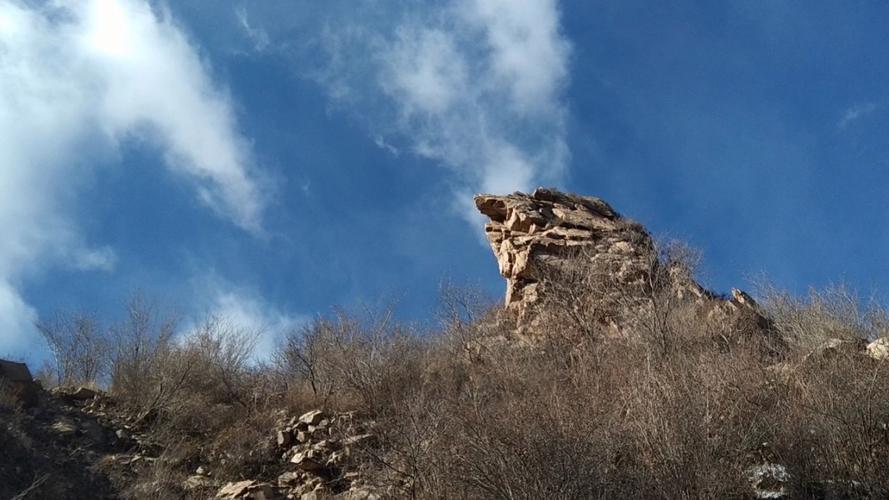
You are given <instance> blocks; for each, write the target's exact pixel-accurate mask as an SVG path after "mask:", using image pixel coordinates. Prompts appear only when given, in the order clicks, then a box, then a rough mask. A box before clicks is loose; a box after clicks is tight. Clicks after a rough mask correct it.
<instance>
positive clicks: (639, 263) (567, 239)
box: [475, 188, 655, 316]
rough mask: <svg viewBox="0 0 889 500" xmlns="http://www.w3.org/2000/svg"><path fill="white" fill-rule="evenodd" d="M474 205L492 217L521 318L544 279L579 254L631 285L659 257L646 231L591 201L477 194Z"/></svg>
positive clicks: (544, 194)
mask: <svg viewBox="0 0 889 500" xmlns="http://www.w3.org/2000/svg"><path fill="white" fill-rule="evenodd" d="M475 204H476V207H478V210H479V211H480V212H481V213H482V214H484V215H486V216H487V217H488V218H490V222H489V223H488V224H487V225H485V233H486V235H487V237H488V241H489V242H490V244H491V248H492V249H493V251H494V255H495V256H496V257H497V263H498V265H499V267H500V274H501V275H502V276H503V277H504V278H506V281H507V290H506V307H507V309H511V310H514V311H516V312H518V313H519V314H520V316H522V315H524V314H525V312H526V311H527V309H528V308H529V307H530V306H532V305H533V304H535V303H536V302H537V301H538V299H539V293H540V287H539V285H540V280H541V276H542V275H543V274H545V273H546V271H547V270H548V269H551V268H558V267H560V266H563V265H566V264H568V263H569V260H570V258H571V257H572V256H573V255H576V253H577V252H578V251H579V250H584V251H588V252H587V253H588V254H589V255H591V260H592V262H593V265H594V266H597V267H600V268H601V270H602V271H603V272H608V273H610V274H613V275H614V276H615V277H616V279H617V280H618V281H620V282H621V283H622V284H627V285H631V284H633V283H638V282H640V281H642V280H644V273H645V270H646V269H647V268H648V266H649V265H650V263H651V259H652V258H654V255H655V250H654V245H653V244H652V241H651V237H650V236H649V234H648V233H647V232H646V231H645V229H643V228H642V227H641V226H639V225H638V224H635V223H632V222H630V221H627V220H626V219H624V218H623V217H621V216H620V214H618V213H617V212H616V211H615V210H614V209H613V208H611V206H610V205H608V204H607V203H605V202H604V201H602V200H600V199H598V198H593V197H591V196H578V195H573V194H565V193H561V192H558V191H555V190H551V189H544V188H538V189H537V190H536V191H534V193H532V194H530V195H527V194H523V193H514V194H511V195H506V196H495V195H487V194H482V195H478V196H476V197H475Z"/></svg>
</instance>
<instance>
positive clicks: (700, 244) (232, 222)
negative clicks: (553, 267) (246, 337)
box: [0, 0, 889, 361]
mask: <svg viewBox="0 0 889 500" xmlns="http://www.w3.org/2000/svg"><path fill="white" fill-rule="evenodd" d="M887 25H889V6H886V5H885V4H883V3H880V2H863V1H852V2H842V3H837V2H829V3H828V2H791V1H772V2H734V3H730V2H682V1H680V2H670V3H669V4H657V3H654V4H653V3H652V2H642V1H633V0H622V1H620V2H593V1H571V2H567V1H566V2H557V1H555V0H526V1H516V0H452V1H446V2H419V1H411V0H400V1H389V2H384V1H371V0H366V1H345V0H343V1H329V2H309V1H299V0H292V1H278V0H266V1H262V2H255V1H250V2H244V1H236V2H209V1H207V0H177V1H175V2H172V1H169V2H147V1H145V0H78V1H74V0H55V1H36V0H28V1H20V0H0V230H2V231H3V233H4V235H5V236H4V238H3V240H2V241H0V353H5V354H7V355H9V356H13V357H23V358H26V359H30V360H35V361H37V360H39V359H40V358H42V357H43V356H44V355H45V351H44V348H43V347H42V344H41V343H40V341H39V339H38V337H37V335H36V333H35V330H34V327H33V323H34V321H35V320H37V319H38V318H40V317H41V316H46V315H49V314H52V313H53V312H54V311H56V310H60V309H64V310H85V311H89V312H92V313H95V314H96V315H98V316H100V317H102V318H104V319H106V320H108V321H113V320H114V318H115V317H116V315H117V314H118V313H119V311H120V309H121V304H122V302H123V300H125V299H126V297H127V296H128V295H130V294H132V293H134V292H135V291H141V292H142V293H143V294H145V295H147V296H149V297H154V298H156V299H157V300H158V301H160V302H161V303H164V304H166V305H168V306H169V307H173V308H175V309H176V310H177V311H179V312H180V313H181V314H182V315H183V317H186V318H197V317H200V316H201V315H203V314H207V313H218V314H222V315H226V316H229V317H231V318H234V320H235V321H237V322H240V323H242V324H244V325H251V326H256V325H259V326H261V327H262V328H263V330H264V331H265V332H266V333H265V336H264V341H263V343H262V344H261V346H260V347H261V350H264V351H266V352H267V351H269V350H271V349H272V348H273V342H274V338H275V336H276V335H279V334H280V333H281V332H282V331H285V330H286V329H288V328H290V327H293V326H294V325H298V324H300V323H301V322H303V321H305V320H306V319H307V318H311V317H312V316H313V315H315V314H318V313H326V312H329V311H330V310H331V307H332V306H335V305H341V306H346V307H350V306H356V305H359V304H362V303H371V304H379V303H392V302H394V303H397V304H398V311H399V314H400V315H401V316H402V317H404V318H406V319H411V320H428V319H430V318H432V317H433V315H434V311H435V306H436V301H437V294H438V288H439V285H440V283H441V282H442V281H444V280H451V281H454V282H456V283H461V284H472V285H477V286H480V287H481V288H482V289H483V290H485V291H486V292H488V293H489V294H491V295H492V296H499V295H500V294H501V293H502V289H503V283H502V280H501V278H500V277H499V276H498V274H497V270H496V265H495V262H494V259H493V257H492V255H491V253H490V250H489V249H488V248H487V246H486V245H485V244H484V242H483V241H482V235H481V229H480V228H481V220H480V219H479V218H478V217H476V216H475V215H474V214H473V212H472V210H471V204H470V203H471V194H472V193H475V192H480V191H494V192H509V191H512V190H516V189H531V188H533V187H535V186H537V185H548V186H557V187H560V188H562V189H565V190H569V191H575V192H580V193H584V194H590V195H595V196H599V197H602V198H604V199H605V200H607V201H609V202H610V203H612V204H613V205H614V206H615V208H617V209H618V210H619V211H621V212H622V213H624V214H625V215H627V216H629V217H632V218H634V219H636V220H638V221H640V222H642V223H644V224H645V225H646V226H647V227H648V228H649V229H650V230H651V231H652V232H653V233H655V234H656V235H658V236H662V237H675V238H680V239H683V240H685V241H687V242H689V243H690V244H691V245H693V246H695V247H697V248H699V249H700V250H702V252H703V256H704V260H703V269H702V277H703V279H704V280H705V282H706V283H707V284H708V285H709V286H711V287H712V288H714V289H716V290H718V291H726V290H727V289H728V288H730V287H732V286H738V285H740V286H742V287H744V286H745V285H747V283H748V280H749V279H750V278H752V277H755V276H758V275H760V274H765V275H766V276H767V277H768V278H770V279H771V280H772V281H773V282H774V283H775V284H777V285H778V286H780V287H783V288H787V289H789V290H791V291H794V292H797V293H802V292H805V291H806V290H807V289H808V288H809V287H813V286H814V287H822V286H825V285H827V284H830V283H833V282H844V283H847V284H849V285H850V286H852V287H854V288H856V289H858V290H860V291H862V292H864V293H871V292H876V293H878V294H882V293H884V292H885V291H886V282H887V279H889V263H887V259H886V258H885V255H887V254H889V238H887V234H889V233H887V232H886V231H885V230H884V227H885V222H884V214H886V213H889V193H887V187H889V168H887V164H889V155H887V153H889V143H887V141H886V140H885V138H884V133H885V132H884V131H885V130H887V125H889V99H887V93H886V89H887V88H889V85H887V84H889V61H887V56H886V55H885V53H886V48H887V47H889V30H886V29H885V26H887Z"/></svg>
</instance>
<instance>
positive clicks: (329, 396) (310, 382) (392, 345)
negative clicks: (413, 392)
mask: <svg viewBox="0 0 889 500" xmlns="http://www.w3.org/2000/svg"><path fill="white" fill-rule="evenodd" d="M418 352H420V342H419V341H418V340H417V338H416V336H415V335H414V333H413V331H412V330H411V329H410V328H408V327H406V326H404V325H401V324H398V323H396V322H395V321H394V320H393V318H392V312H391V310H384V311H383V312H382V313H371V312H367V313H366V314H365V316H364V317H363V318H358V317H354V316H349V315H348V314H346V313H345V312H343V311H337V312H336V314H335V315H334V317H332V318H318V319H316V320H315V321H314V322H313V323H312V324H311V325H309V326H306V327H304V328H301V329H299V330H297V331H294V332H291V333H290V334H289V335H288V336H287V338H286V340H285V342H284V346H283V347H282V350H281V353H280V357H279V365H280V366H281V368H282V370H283V371H284V372H285V373H288V374H290V375H291V376H293V377H294V383H296V384H304V385H307V386H309V387H311V390H312V393H313V395H314V396H315V397H316V398H317V400H318V401H319V402H320V403H321V404H322V405H327V404H331V403H332V402H333V400H334V398H336V400H337V401H339V402H340V403H345V404H348V403H351V404H356V405H359V406H362V407H363V408H365V409H371V410H375V409H379V408H382V407H384V406H385V405H386V404H388V401H390V400H391V398H397V397H398V396H397V393H398V392H399V391H400V390H401V389H403V388H404V386H405V385H406V384H407V385H409V381H410V380H411V379H412V377H413V376H414V375H415V374H416V372H417V370H418V368H419V367H418V366H417V365H416V362H417V361H419V360H418V356H417V353H418Z"/></svg>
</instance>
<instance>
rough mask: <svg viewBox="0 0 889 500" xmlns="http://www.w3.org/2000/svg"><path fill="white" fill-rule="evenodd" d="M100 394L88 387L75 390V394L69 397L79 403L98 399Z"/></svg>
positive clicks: (72, 393)
mask: <svg viewBox="0 0 889 500" xmlns="http://www.w3.org/2000/svg"><path fill="white" fill-rule="evenodd" d="M97 394H98V393H97V392H96V391H94V390H92V389H88V388H86V387H82V386H81V387H78V388H77V389H74V391H73V392H71V393H69V394H68V397H69V398H71V399H74V400H77V401H84V400H87V399H93V398H94V397H96V395H97Z"/></svg>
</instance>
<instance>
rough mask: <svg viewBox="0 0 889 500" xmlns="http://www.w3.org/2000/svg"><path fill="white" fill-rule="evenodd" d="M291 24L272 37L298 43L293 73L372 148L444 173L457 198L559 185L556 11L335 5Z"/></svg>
mask: <svg viewBox="0 0 889 500" xmlns="http://www.w3.org/2000/svg"><path fill="white" fill-rule="evenodd" d="M266 15H268V14H267V11H266ZM256 17H257V18H260V15H259V12H257V16H256ZM301 17H302V18H303V19H302V21H301V23H300V25H299V28H298V29H294V30H292V31H291V32H287V30H286V29H280V24H277V26H278V30H276V31H274V32H271V37H272V38H273V39H274V40H277V39H279V38H281V39H289V40H291V41H293V40H299V41H301V42H302V47H304V50H303V52H300V53H299V54H298V56H297V57H296V59H295V67H296V70H297V71H298V72H300V73H301V74H303V75H305V76H308V77H310V78H312V79H314V80H316V81H317V82H319V83H320V84H321V85H322V86H323V88H324V89H325V90H326V91H327V94H328V95H329V96H330V99H331V101H332V102H333V103H334V104H335V106H337V107H338V109H341V110H343V111H344V112H346V113H351V114H352V115H353V116H355V117H357V119H358V120H359V121H361V122H363V123H364V124H365V125H366V127H367V128H368V132H369V135H370V137H371V138H372V139H373V140H374V141H375V142H376V143H377V144H378V145H379V144H392V143H398V144H400V145H402V146H403V149H404V150H409V151H411V152H413V153H414V154H417V155H420V156H422V157H425V158H429V159H433V160H436V161H438V162H439V163H440V164H441V165H442V166H444V167H446V168H447V169H448V170H449V171H450V172H451V173H452V174H453V176H452V181H451V184H452V185H454V187H455V190H456V191H458V192H459V194H460V196H459V199H466V198H467V193H466V191H470V190H472V191H479V190H481V191H495V192H508V191H513V190H517V189H530V188H532V187H534V185H535V184H537V183H553V182H558V181H559V180H560V179H561V177H562V175H563V174H564V171H565V168H566V165H567V162H568V159H569V151H568V147H567V145H566V138H565V135H566V126H565V118H566V109H565V104H564V102H563V100H564V98H563V91H564V89H565V87H566V86H567V84H568V74H569V59H570V53H571V47H570V43H569V42H568V41H567V40H566V38H565V37H564V36H563V34H562V32H561V29H560V12H559V8H558V5H557V2H556V1H555V0H528V1H523V2H514V1H511V0H453V1H445V2H420V1H406V2H393V3H391V4H381V3H378V2H372V3H356V2H351V1H349V2H345V1H340V2H336V1H334V2H328V3H326V4H325V8H324V9H312V8H309V7H307V8H306V9H303V10H302V11H301ZM269 24H270V25H276V23H274V22H271V21H270V22H269ZM291 46H297V45H296V44H293V45H291ZM387 149H388V148H387Z"/></svg>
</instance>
